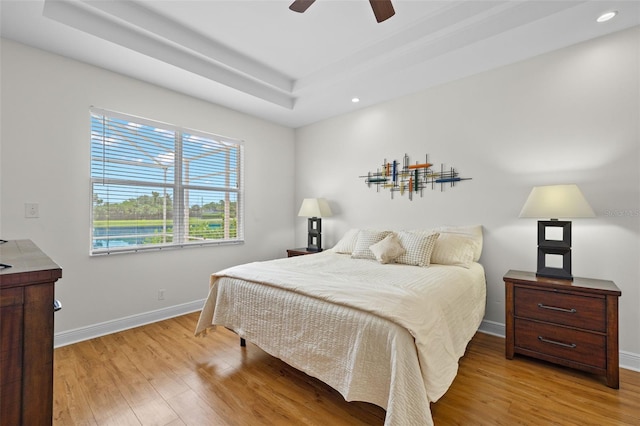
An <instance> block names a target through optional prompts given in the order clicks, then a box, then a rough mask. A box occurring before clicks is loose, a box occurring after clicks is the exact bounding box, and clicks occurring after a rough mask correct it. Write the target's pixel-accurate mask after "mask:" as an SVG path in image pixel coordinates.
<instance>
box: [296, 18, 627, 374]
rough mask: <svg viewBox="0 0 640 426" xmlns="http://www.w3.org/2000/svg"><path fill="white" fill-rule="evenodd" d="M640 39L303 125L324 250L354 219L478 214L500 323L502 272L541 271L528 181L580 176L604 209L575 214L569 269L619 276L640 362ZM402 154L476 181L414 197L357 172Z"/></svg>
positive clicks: (620, 38)
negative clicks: (322, 212)
mask: <svg viewBox="0 0 640 426" xmlns="http://www.w3.org/2000/svg"><path fill="white" fill-rule="evenodd" d="M639 40H640V30H639V29H638V28H635V29H631V30H627V31H624V32H621V33H617V34H613V35H610V36H607V37H604V38H600V39H596V40H593V41H590V42H586V43H583V44H580V45H577V46H574V47H570V48H566V49H563V50H560V51H557V52H553V53H550V54H546V55H544V56H540V57H537V58H534V59H532V60H528V61H525V62H521V63H517V64H514V65H511V66H506V67H503V68H500V69H497V70H493V71H490V72H486V73H483V74H480V75H476V76H473V77H470V78H466V79H463V80H459V81H456V82H453V83H450V84H446V85H443V86H440V87H436V88H433V89H430V90H426V91H423V92H420V93H417V94H414V95H412V96H407V97H404V98H402V99H398V100H395V101H392V102H387V103H384V104H380V105H377V106H374V107H370V108H366V109H363V110H360V111H356V112H353V113H350V114H345V115H342V116H338V117H336V118H333V119H329V120H326V121H324V122H320V123H316V124H314V125H310V126H307V127H304V128H301V129H298V130H297V133H296V156H295V162H296V181H297V186H296V203H300V202H301V200H302V198H304V197H311V196H314V197H315V196H322V197H325V198H327V199H328V200H329V201H330V204H331V207H332V209H333V211H334V213H335V216H334V217H331V218H327V219H324V220H323V239H324V240H325V244H324V245H325V246H326V247H329V246H331V245H332V244H334V243H335V242H336V241H337V240H338V239H339V237H340V236H341V235H342V233H344V232H345V231H346V230H347V229H348V228H350V227H367V226H372V227H389V228H396V229H397V228H400V229H401V228H406V229H412V228H417V227H425V228H429V227H431V226H435V225H441V224H482V225H483V226H484V237H485V246H484V252H483V255H482V258H481V262H482V263H483V264H484V266H485V269H486V274H487V281H488V299H487V313H486V317H485V320H487V321H489V322H495V323H499V324H504V285H503V282H502V276H503V275H504V273H505V272H507V270H509V269H522V270H535V268H536V254H537V252H536V244H537V231H536V229H537V225H536V220H534V219H519V218H518V214H519V213H520V209H521V208H522V206H523V204H524V201H525V200H526V198H527V196H528V194H529V191H530V190H531V188H532V187H533V186H535V185H543V184H554V183H577V184H578V185H579V186H580V188H581V189H582V191H583V193H584V194H585V196H586V198H587V199H588V200H589V202H590V204H591V205H592V207H593V208H594V210H595V212H596V214H597V218H595V219H577V220H574V221H573V252H572V253H573V273H574V275H576V276H584V277H593V278H601V279H609V280H613V281H615V283H616V284H617V285H618V286H619V287H620V289H621V290H622V298H621V299H620V349H621V350H622V351H623V352H626V353H629V355H630V357H629V358H626V359H627V361H629V360H636V361H638V365H636V366H635V367H636V368H640V355H638V354H640V327H639V325H640V309H638V306H640V290H639V289H640V266H639V265H640V235H639V234H640V174H639V171H638V170H639V166H640V150H639V145H640V143H639V116H640V108H639V99H640V97H639V95H640V91H639V90H640V88H639V84H638V82H639V67H638V56H639V47H640V43H639ZM357 95H359V96H360V97H365V96H366V94H357ZM405 153H407V154H408V155H409V156H410V159H411V161H412V162H415V161H420V160H423V159H424V155H425V154H429V160H430V161H432V162H434V163H435V164H436V166H437V167H439V165H440V163H444V164H445V166H446V167H449V166H453V167H456V168H457V169H458V170H459V171H460V173H461V175H462V176H464V177H471V178H472V180H470V181H464V182H461V183H459V184H458V185H457V186H456V187H454V188H445V190H444V191H443V192H440V191H439V190H435V191H431V190H427V191H425V193H424V197H423V198H420V197H417V198H414V200H413V201H409V199H408V197H407V196H406V195H405V196H399V195H398V194H396V196H395V199H393V200H392V199H391V198H390V195H389V192H388V191H386V190H382V191H381V192H380V193H377V192H376V191H375V189H369V188H367V186H366V185H365V184H364V180H363V179H361V178H358V176H360V175H365V174H366V173H367V172H368V171H376V169H377V168H378V167H380V166H381V164H382V163H383V160H384V159H385V158H386V159H388V160H393V159H397V160H399V161H402V157H403V155H404V154H405ZM305 235H306V230H305V223H304V222H303V221H302V220H299V221H298V222H297V223H296V242H297V243H298V244H299V245H300V244H304V241H305Z"/></svg>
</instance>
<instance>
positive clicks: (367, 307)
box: [196, 251, 486, 426]
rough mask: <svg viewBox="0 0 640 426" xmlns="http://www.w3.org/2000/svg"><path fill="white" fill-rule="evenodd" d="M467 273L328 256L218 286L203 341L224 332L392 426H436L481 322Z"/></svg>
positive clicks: (269, 266)
mask: <svg viewBox="0 0 640 426" xmlns="http://www.w3.org/2000/svg"><path fill="white" fill-rule="evenodd" d="M485 299H486V283H485V277H484V270H483V268H482V266H481V265H480V264H478V263H474V264H472V265H471V267H470V268H468V269H467V268H462V267H458V266H443V265H431V266H430V267H428V268H421V267H417V266H406V265H398V264H386V265H383V264H379V263H378V262H376V261H372V260H366V259H352V258H351V257H350V256H348V255H344V254H337V253H333V252H330V251H328V252H322V253H319V254H314V255H311V256H298V257H293V258H287V259H278V260H272V261H267V262H254V263H249V264H245V265H239V266H235V267H232V268H228V269H225V270H223V271H220V272H218V273H215V274H213V275H212V276H211V282H210V291H209V295H208V297H207V299H206V302H205V305H204V307H203V310H202V313H201V315H200V319H199V321H198V325H197V328H196V334H204V332H205V331H206V330H207V329H208V328H211V327H215V325H222V326H225V327H228V328H230V329H232V330H234V331H235V332H237V333H238V334H239V335H240V336H241V337H244V338H246V339H247V340H249V341H251V342H253V343H255V344H256V345H258V346H259V347H261V348H262V349H263V350H265V351H266V352H268V353H270V354H271V355H273V356H275V357H277V358H280V359H282V360H283V361H285V362H286V363H288V364H290V365H292V366H293V367H295V368H298V369H300V370H302V371H304V372H305V373H307V374H309V375H311V376H314V377H317V378H318V379H320V380H322V381H323V382H325V383H327V384H328V385H329V386H331V387H333V388H334V389H336V390H338V391H339V392H340V393H341V394H342V395H343V397H344V398H345V399H346V400H347V401H365V402H370V403H373V404H376V405H379V406H381V407H383V408H385V409H386V417H385V425H387V426H389V425H431V424H433V421H432V418H431V412H430V402H434V401H437V400H438V399H439V398H440V397H441V396H442V395H443V394H444V393H445V392H446V390H447V389H448V388H449V386H450V385H451V383H452V382H453V379H454V378H455V376H456V374H457V369H458V360H459V358H460V357H461V356H462V355H463V354H464V351H465V348H466V345H467V343H468V342H469V341H470V340H471V338H472V337H473V335H474V334H475V332H476V331H477V329H478V327H479V325H480V322H481V321H482V318H483V316H484V310H485Z"/></svg>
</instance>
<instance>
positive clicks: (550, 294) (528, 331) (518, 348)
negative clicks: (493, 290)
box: [503, 270, 621, 389]
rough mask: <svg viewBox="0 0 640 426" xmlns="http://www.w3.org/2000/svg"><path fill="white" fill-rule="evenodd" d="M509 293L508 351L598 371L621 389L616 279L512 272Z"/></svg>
mask: <svg viewBox="0 0 640 426" xmlns="http://www.w3.org/2000/svg"><path fill="white" fill-rule="evenodd" d="M503 279H504V284H505V291H506V298H505V314H506V321H505V322H506V331H505V332H506V351H505V355H506V357H507V358H508V359H513V356H514V354H521V355H527V356H530V357H534V358H538V359H542V360H545V361H549V362H553V363H556V364H560V365H564V366H566V367H572V368H576V369H579V370H583V371H587V372H590V373H594V374H600V375H605V376H606V378H607V386H609V387H611V388H614V389H618V388H619V386H620V384H619V361H618V357H619V354H618V298H619V297H620V295H621V292H620V289H619V288H618V287H617V286H616V285H615V284H614V283H613V281H605V280H597V279H589V278H577V277H574V279H573V281H569V280H561V279H553V278H544V277H537V276H536V274H535V273H534V272H524V271H513V270H511V271H509V272H507V274H506V275H505V276H504V278H503Z"/></svg>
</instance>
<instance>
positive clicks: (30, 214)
mask: <svg viewBox="0 0 640 426" xmlns="http://www.w3.org/2000/svg"><path fill="white" fill-rule="evenodd" d="M24 217H26V218H30V219H33V218H37V217H40V208H39V206H38V203H24Z"/></svg>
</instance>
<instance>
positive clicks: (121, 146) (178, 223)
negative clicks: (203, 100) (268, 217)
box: [91, 108, 244, 254]
mask: <svg viewBox="0 0 640 426" xmlns="http://www.w3.org/2000/svg"><path fill="white" fill-rule="evenodd" d="M242 164H243V145H242V142H240V141H237V140H233V139H229V138H224V137H220V136H216V135H212V134H207V133H203V132H199V131H195V130H189V129H183V128H179V127H176V126H172V125H168V124H164V123H159V122H154V121H151V120H147V119H142V118H139V117H132V116H127V115H124V114H119V113H114V112H110V111H104V110H100V109H96V108H92V109H91V187H92V191H91V192H92V195H91V196H92V201H91V215H92V217H91V254H108V253H115V252H130V251H139V250H145V249H158V248H166V247H176V246H178V247H184V246H187V245H204V244H220V243H239V242H242V241H243V223H242V219H243V214H242V206H243V201H244V199H243V185H242Z"/></svg>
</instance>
